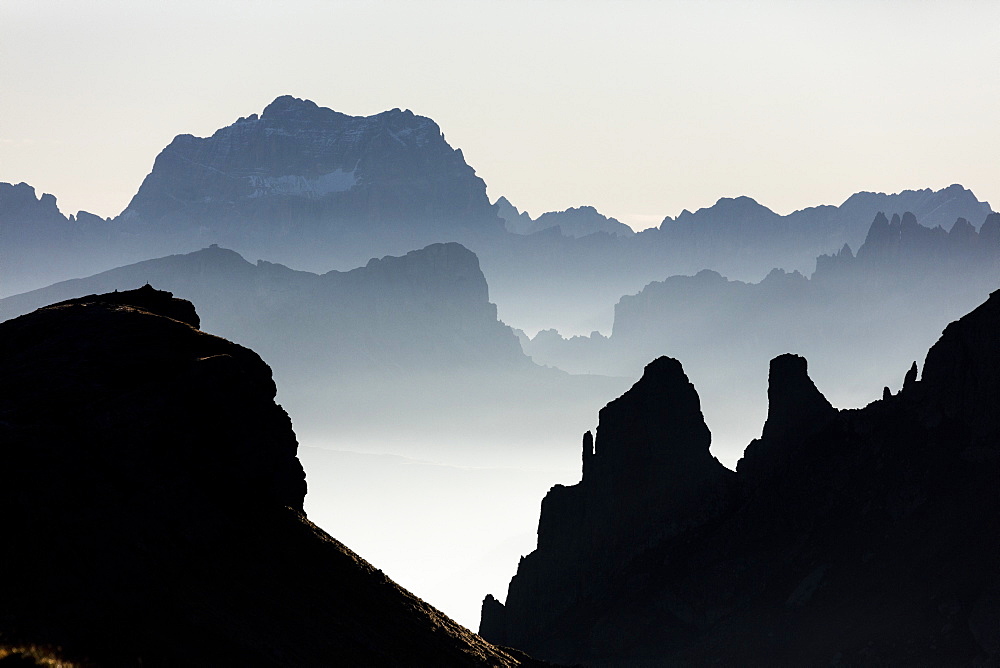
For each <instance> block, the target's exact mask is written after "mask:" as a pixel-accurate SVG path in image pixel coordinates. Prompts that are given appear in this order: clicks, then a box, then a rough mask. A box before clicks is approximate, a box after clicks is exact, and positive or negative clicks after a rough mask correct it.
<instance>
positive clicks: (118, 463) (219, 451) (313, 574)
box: [0, 286, 537, 666]
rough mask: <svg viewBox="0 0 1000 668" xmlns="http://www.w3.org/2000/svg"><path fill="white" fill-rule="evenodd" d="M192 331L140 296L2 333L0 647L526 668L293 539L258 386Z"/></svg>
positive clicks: (317, 546) (292, 509)
mask: <svg viewBox="0 0 1000 668" xmlns="http://www.w3.org/2000/svg"><path fill="white" fill-rule="evenodd" d="M198 324H199V320H198V316H197V314H196V313H195V310H194V308H193V307H192V305H191V304H190V303H189V302H185V301H181V300H178V299H174V298H172V297H171V295H170V293H167V292H160V291H157V290H154V289H153V288H150V287H148V286H146V287H144V288H141V289H139V290H135V291H129V292H118V293H111V294H104V295H90V296H88V297H84V298H77V299H73V300H70V301H67V302H63V303H59V304H54V305H52V306H50V307H47V308H43V309H40V310H38V311H35V312H33V313H30V314H28V315H25V316H22V317H19V318H16V319H13V320H10V321H7V322H4V323H2V324H0V342H2V343H0V374H2V377H3V381H4V382H3V383H2V384H0V434H2V443H3V447H2V448H0V459H2V462H0V478H2V484H0V518H2V522H3V527H4V534H5V536H6V540H5V542H4V549H3V550H0V579H2V584H3V591H4V595H3V596H2V597H0V629H2V630H0V644H3V645H7V646H15V647H21V646H28V647H32V646H40V647H55V648H59V652H60V653H61V654H64V655H65V656H66V657H67V658H68V659H70V660H75V661H80V662H82V663H85V664H88V665H91V664H92V665H122V666H131V665H136V666H138V665H143V666H147V665H153V666H156V665H206V666H207V665H212V666H218V665H254V666H330V665H372V666H376V665H378V666H411V665H425V666H441V665H469V666H475V665H482V666H516V665H537V664H534V663H533V662H532V661H531V660H530V659H528V658H527V657H524V656H523V655H520V654H519V653H517V652H514V651H506V650H503V649H500V648H498V647H495V646H492V645H490V644H488V643H486V642H484V641H483V640H482V639H481V638H479V637H477V636H475V635H474V634H472V633H471V632H469V631H468V630H466V629H464V628H462V627H461V626H459V625H457V624H456V623H454V622H452V621H451V620H450V619H448V618H447V617H445V616H444V615H443V614H442V613H440V612H439V611H437V610H435V609H434V608H432V607H431V606H429V605H428V604H426V603H424V602H423V601H421V600H419V599H417V598H415V597H414V596H412V595H411V594H409V593H408V592H406V591H405V590H403V589H401V588H400V587H398V586H397V585H396V584H395V583H394V582H392V581H391V580H389V579H388V578H387V577H385V576H384V575H383V574H382V573H381V571H379V570H377V569H376V568H374V567H373V566H372V565H370V564H368V563H367V562H365V561H364V560H363V559H362V558H360V557H359V556H358V555H356V554H354V553H353V552H352V551H351V550H350V549H348V548H347V547H345V546H344V545H342V544H341V543H339V542H338V541H336V540H335V539H333V538H331V537H330V536H329V535H327V534H326V533H324V532H323V531H322V530H321V529H319V528H318V527H316V526H315V525H313V524H312V523H310V522H309V520H308V519H307V518H306V516H305V514H304V513H303V511H302V501H303V496H304V495H305V492H306V483H305V479H304V474H303V471H302V467H301V466H300V464H299V461H298V459H297V458H296V448H297V443H296V437H295V434H294V433H293V431H292V428H291V423H290V421H289V418H288V415H287V414H286V413H285V411H284V410H282V408H281V407H280V406H278V405H277V404H275V403H274V396H275V384H274V382H273V381H272V379H271V373H270V369H269V368H268V366H267V365H266V364H265V363H264V362H263V361H262V360H261V359H260V357H258V356H257V355H256V354H255V353H254V352H253V351H251V350H249V349H247V348H244V347H242V346H239V345H236V344H234V343H231V342H229V341H227V340H225V339H222V338H219V337H216V336H212V335H210V334H206V333H204V332H201V331H199V330H198V329H197V327H198ZM5 665H6V664H5Z"/></svg>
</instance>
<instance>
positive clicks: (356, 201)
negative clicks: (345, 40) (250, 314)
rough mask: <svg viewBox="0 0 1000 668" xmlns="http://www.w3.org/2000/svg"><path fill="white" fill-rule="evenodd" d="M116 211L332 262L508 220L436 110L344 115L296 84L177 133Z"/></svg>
mask: <svg viewBox="0 0 1000 668" xmlns="http://www.w3.org/2000/svg"><path fill="white" fill-rule="evenodd" d="M119 221H120V222H121V223H122V225H123V229H125V230H131V229H133V228H143V229H144V233H146V234H154V235H155V236H157V237H159V238H162V239H163V240H164V242H165V243H166V242H168V241H169V240H170V239H176V238H184V237H190V236H191V234H192V233H193V234H195V235H196V236H195V238H193V239H190V241H195V242H196V243H198V245H202V246H203V245H207V243H208V242H214V243H222V244H224V245H227V246H230V247H236V248H239V249H241V250H244V251H245V252H250V253H251V254H256V255H260V256H264V257H268V258H271V259H277V260H284V261H288V260H290V259H292V258H293V257H294V258H295V259H296V260H298V262H297V264H298V265H299V266H303V264H308V265H309V266H311V265H313V264H315V262H316V261H320V262H323V263H324V264H325V266H326V267H330V266H334V265H335V264H340V263H341V262H344V261H351V262H352V263H354V262H363V261H365V260H366V259H367V258H369V257H372V256H377V255H383V254H385V253H386V252H399V251H406V250H409V249H411V248H413V247H415V246H423V245H426V244H428V243H430V242H434V241H450V240H457V238H458V237H456V234H460V233H461V230H468V229H476V228H492V229H494V230H495V231H497V232H499V231H500V230H501V223H500V221H499V219H498V218H497V217H496V215H495V213H494V212H493V209H492V207H491V205H490V203H489V200H488V199H487V197H486V184H485V183H484V182H483V180H482V179H480V178H478V177H477V176H476V175H475V172H474V171H473V169H472V168H471V167H469V165H467V164H466V163H465V160H464V158H463V157H462V152H461V151H459V150H455V149H452V148H451V147H450V146H449V145H448V144H447V143H446V142H445V140H444V136H443V135H442V133H441V130H440V128H439V127H438V126H437V124H435V123H434V122H433V121H432V120H430V119H429V118H424V117H421V116H415V115H414V114H413V113H411V112H410V111H400V110H398V109H393V110H392V111H386V112H383V113H381V114H378V115H375V116H369V117H354V116H347V115H345V114H341V113H338V112H336V111H333V110H332V109H326V108H323V107H319V106H317V105H316V104H315V103H313V102H311V101H309V100H300V99H297V98H294V97H291V96H287V95H286V96H283V97H279V98H277V99H276V100H275V101H274V102H272V103H271V104H269V105H268V106H267V107H266V108H265V109H264V111H263V113H262V114H261V115H260V117H259V118H258V117H257V115H256V114H254V115H252V116H250V117H249V118H241V119H240V120H238V121H237V122H236V123H234V124H233V125H230V126H228V127H226V128H222V129H221V130H218V131H217V132H216V133H215V134H213V135H212V136H211V137H207V138H198V137H193V136H191V135H180V136H178V137H177V138H175V139H174V141H173V142H171V143H170V145H169V146H167V147H166V148H165V149H164V150H163V151H162V152H161V153H160V155H159V156H158V157H157V158H156V162H155V163H154V165H153V171H152V172H151V173H150V174H149V175H148V176H147V177H146V179H145V180H144V181H143V183H142V185H141V186H140V188H139V191H138V192H137V193H136V195H135V197H134V198H133V199H132V201H131V202H130V203H129V205H128V207H127V208H126V209H125V211H124V212H123V213H122V215H121V217H120V218H119ZM456 230H457V231H456ZM317 244H318V245H319V247H316V245H317ZM311 246H312V248H310V247H311ZM292 251H294V256H290V255H289V253H290V252H292ZM307 255H308V256H310V257H309V258H308V260H306V258H305V256H307ZM324 258H325V259H324ZM334 259H336V261H334Z"/></svg>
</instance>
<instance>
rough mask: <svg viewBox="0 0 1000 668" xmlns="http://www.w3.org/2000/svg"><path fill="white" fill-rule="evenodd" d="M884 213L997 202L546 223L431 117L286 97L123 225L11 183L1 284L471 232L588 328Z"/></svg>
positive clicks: (511, 295)
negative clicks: (196, 254) (62, 206)
mask: <svg viewBox="0 0 1000 668" xmlns="http://www.w3.org/2000/svg"><path fill="white" fill-rule="evenodd" d="M29 194H30V197H29V196H28V195H29ZM29 200H30V201H29ZM879 211H883V212H885V213H886V215H887V216H891V215H892V214H894V213H898V214H900V215H902V214H903V213H904V212H905V211H912V212H914V213H915V214H916V215H917V217H918V218H919V219H920V220H922V221H923V222H924V223H925V224H927V225H930V226H934V225H938V224H940V225H943V226H948V225H950V224H951V223H952V222H953V221H955V220H956V219H957V218H959V217H962V218H965V219H966V220H967V221H969V223H970V224H971V225H972V226H973V227H975V228H977V229H978V227H979V226H980V225H981V224H982V222H983V220H984V218H985V216H986V214H987V213H989V212H990V207H989V205H988V204H987V203H985V202H979V201H978V200H977V199H976V197H975V196H974V195H973V194H972V193H971V192H970V191H968V190H966V189H964V188H962V187H961V186H959V185H953V186H950V187H948V188H945V189H942V190H938V191H932V190H919V191H904V192H902V193H899V194H895V195H887V194H884V193H858V194H855V195H852V196H851V197H850V198H848V199H847V200H846V201H845V202H844V203H843V204H842V205H840V206H839V207H834V206H819V207H812V208H808V209H803V210H801V211H796V212H794V213H792V214H789V215H787V216H780V215H778V214H776V213H774V212H772V211H770V210H769V209H767V208H766V207H764V206H762V205H760V204H758V203H757V202H755V201H754V200H752V199H750V198H748V197H737V198H722V199H720V200H719V201H718V202H717V203H716V204H715V205H713V206H711V207H708V208H704V209H699V210H698V211H696V212H694V213H689V212H687V211H685V212H682V213H681V214H680V215H679V216H677V217H676V218H670V217H667V218H665V219H664V221H663V223H662V224H661V225H660V227H659V228H654V229H650V230H645V231H643V232H642V233H640V234H633V233H632V232H631V230H630V229H629V228H628V227H627V226H625V225H623V224H621V223H620V222H618V221H617V220H615V219H614V218H608V217H606V216H604V215H603V214H601V213H599V212H597V211H596V210H595V209H593V208H592V207H586V206H584V207H578V208H570V209H568V210H566V211H561V212H550V213H545V214H542V215H541V216H539V217H538V218H537V219H535V220H532V219H531V217H530V216H527V214H521V213H520V212H519V211H517V209H516V207H515V206H514V205H513V204H511V203H510V202H509V201H507V200H506V199H503V198H500V199H498V200H497V202H496V204H495V205H491V204H490V202H489V200H488V199H487V195H486V184H485V183H484V182H483V180H482V179H480V178H479V177H478V176H476V174H475V171H474V170H473V168H472V167H471V166H470V165H469V164H467V163H466V161H465V158H464V156H463V154H462V152H461V150H459V149H455V148H453V147H451V146H450V145H449V144H448V143H447V142H446V141H445V139H444V136H443V134H442V132H441V129H440V128H439V127H438V126H437V124H435V123H434V121H432V120H431V119H428V118H425V117H421V116H418V115H415V114H413V113H411V112H409V111H400V110H398V109H394V110H391V111H386V112H383V113H381V114H376V115H373V116H368V117H354V116H348V115H345V114H342V113H338V112H336V111H334V110H332V109H327V108H324V107H320V106H318V105H316V104H315V103H313V102H311V101H309V100H303V99H298V98H294V97H291V96H287V95H286V96H281V97H279V98H277V99H275V100H274V101H273V102H272V103H271V104H269V105H267V106H266V107H265V108H264V110H263V111H262V113H260V114H259V115H257V114H251V115H250V116H247V117H244V118H240V119H238V120H237V121H236V122H235V123H233V124H232V125H229V126H227V127H224V128H221V129H219V130H218V131H216V132H215V133H214V134H212V136H210V137H193V136H191V135H180V136H178V137H176V138H175V139H174V140H173V141H172V142H171V143H170V144H169V145H168V146H167V147H165V148H164V149H163V151H162V152H161V153H160V155H159V156H157V157H156V160H155V162H154V164H153V168H152V170H151V172H150V173H149V174H148V175H147V176H146V178H145V180H144V181H143V183H142V185H141V186H140V188H139V191H138V192H137V193H136V195H135V196H134V197H133V199H132V201H131V202H130V203H129V205H128V207H127V208H126V209H125V211H123V212H122V213H121V214H120V215H118V216H116V217H115V218H114V219H111V220H102V219H100V218H98V217H97V216H93V215H92V214H88V213H85V212H80V213H78V214H77V215H75V216H70V217H64V216H62V214H61V213H59V212H58V210H57V208H56V207H55V201H54V199H53V198H52V197H51V196H49V195H44V196H42V197H41V198H37V197H36V196H35V195H34V192H33V190H32V189H31V188H30V186H26V185H24V184H18V185H17V186H12V185H8V184H3V185H0V241H2V244H0V295H11V294H16V293H19V292H24V291H26V290H29V289H34V288H38V287H42V286H45V285H48V284H51V283H53V282H55V281H59V280H64V279H68V278H76V277H81V276H87V275H90V274H93V273H97V272H100V271H103V270H107V269H111V268H114V267H118V266H121V265H124V264H128V263H132V262H136V261H139V260H145V259H151V258H156V257H161V256H164V255H168V254H175V253H187V252H192V251H195V250H197V249H200V248H204V247H205V246H208V245H210V244H212V243H216V244H219V245H221V246H223V247H226V248H232V249H233V250H235V251H237V252H239V253H241V254H243V255H244V256H246V257H248V258H250V259H253V260H256V259H258V258H263V259H265V260H268V261H271V262H279V263H282V264H285V265H287V266H290V267H295V268H297V269H307V270H309V271H313V272H325V271H328V270H330V269H348V268H351V267H354V266H358V265H360V264H364V263H365V262H366V261H367V260H368V259H369V258H372V257H381V256H384V255H388V254H391V255H401V254H404V253H406V252H407V251H409V250H412V249H414V248H420V247H423V246H426V245H428V244H431V243H441V242H452V241H457V242H460V243H462V244H463V245H465V246H466V247H468V248H469V249H471V250H473V251H474V252H475V253H476V254H477V255H478V256H479V258H480V260H481V262H482V265H483V270H484V272H485V274H486V276H487V279H488V280H489V283H490V287H491V289H492V290H493V294H494V299H495V300H496V302H497V303H498V305H499V307H500V309H501V314H502V316H503V317H504V319H505V320H507V321H509V322H512V323H514V324H516V325H518V326H520V327H522V328H525V329H527V330H531V331H537V330H539V329H544V328H547V327H557V328H559V329H561V330H563V331H571V332H574V333H579V332H589V331H591V330H593V329H606V328H607V326H609V325H610V322H611V317H612V307H613V305H614V303H615V302H616V301H617V299H618V298H619V297H620V296H621V295H623V294H631V293H634V292H636V291H638V290H640V289H641V288H642V286H644V285H646V284H647V283H649V282H650V281H653V280H660V279H662V278H663V277H664V276H665V275H670V274H687V273H695V272H697V271H699V270H701V269H712V270H715V271H718V272H720V273H722V274H723V275H725V276H728V277H730V278H734V279H740V280H759V279H760V278H762V277H763V276H764V275H766V273H767V272H768V271H769V270H770V269H771V268H773V267H781V268H783V269H785V270H786V271H793V270H799V271H807V270H810V269H811V267H812V263H813V261H814V259H815V258H816V256H818V255H820V254H829V253H834V252H836V251H837V250H838V249H840V248H841V247H842V246H843V245H844V244H845V243H847V244H849V245H850V246H851V247H852V248H857V247H859V246H860V244H861V243H862V241H863V240H864V235H865V232H866V230H867V227H868V224H869V223H870V221H871V220H872V218H873V217H874V215H875V214H876V213H877V212H879ZM505 228H506V229H505ZM600 232H603V233H604V234H600Z"/></svg>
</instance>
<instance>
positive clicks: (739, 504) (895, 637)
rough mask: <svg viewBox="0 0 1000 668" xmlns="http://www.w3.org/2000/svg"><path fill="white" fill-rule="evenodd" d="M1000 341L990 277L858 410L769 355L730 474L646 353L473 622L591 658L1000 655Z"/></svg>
mask: <svg viewBox="0 0 1000 668" xmlns="http://www.w3.org/2000/svg"><path fill="white" fill-rule="evenodd" d="M841 331H843V330H841ZM855 345H858V346H863V345H867V342H866V341H865V340H864V339H861V338H856V339H855ZM998 350H1000V291H998V292H994V293H993V294H992V295H991V296H990V297H989V298H988V300H987V301H986V302H985V303H984V304H982V305H981V306H979V307H978V308H976V309H975V310H973V311H972V312H971V313H969V314H968V315H966V316H964V317H962V318H961V319H960V320H958V321H957V322H954V323H952V324H950V325H948V326H947V327H946V328H945V329H944V333H943V334H942V335H941V337H940V339H939V340H938V341H937V343H935V344H934V345H933V347H931V348H930V351H929V352H928V353H927V356H926V361H925V362H924V364H923V365H922V375H921V376H920V378H919V379H918V375H920V374H919V371H918V366H917V364H916V363H914V364H913V365H912V366H910V370H909V371H907V372H906V373H905V375H904V374H903V372H904V369H905V368H900V369H899V373H900V376H903V378H902V388H901V389H898V388H899V385H898V384H896V382H898V378H899V377H897V379H896V380H895V381H894V382H893V388H894V389H895V391H893V390H890V389H889V388H888V387H887V388H886V389H885V390H884V391H883V394H882V397H881V398H880V399H878V400H875V401H873V402H872V403H870V404H869V405H868V406H866V407H865V408H863V409H859V410H840V411H838V410H837V409H835V408H834V407H833V406H832V405H831V404H830V402H829V401H828V400H827V399H826V398H825V397H824V396H823V394H822V393H821V392H820V390H818V389H817V387H816V385H815V384H814V383H813V381H812V380H811V379H810V377H809V375H808V373H807V364H806V359H805V358H802V357H799V356H797V355H790V354H784V355H780V356H778V357H776V358H774V359H773V360H772V361H771V363H770V370H769V376H768V386H767V398H768V413H767V420H766V422H765V423H764V426H763V430H762V432H761V433H760V437H759V438H758V439H755V440H753V441H752V442H751V443H750V444H749V446H748V447H747V449H746V452H745V454H744V456H743V458H742V459H741V460H740V462H739V464H738V466H737V467H736V471H735V472H733V471H730V470H727V469H726V468H724V467H723V466H721V465H720V464H719V462H718V461H716V460H715V459H714V458H713V457H712V455H711V454H710V453H709V444H710V441H711V435H710V433H709V430H708V427H707V425H706V423H705V420H704V418H703V416H702V413H701V410H700V405H699V397H698V393H697V392H696V391H695V388H694V386H693V385H692V383H691V381H690V380H689V379H688V377H687V375H686V374H685V372H684V369H683V368H682V366H681V364H680V362H678V361H677V360H675V359H671V358H666V357H663V358H659V359H656V360H655V361H653V362H652V363H650V364H648V365H647V366H646V367H645V371H644V373H643V375H642V378H641V379H640V380H639V381H638V382H637V383H636V384H635V385H634V386H633V387H632V389H630V390H629V391H628V392H626V393H625V394H624V395H622V396H621V397H620V398H618V399H616V400H614V401H612V402H611V403H609V404H608V405H607V406H606V407H605V408H604V409H602V410H601V412H600V423H599V425H598V427H597V434H596V438H594V437H593V436H592V435H591V433H590V432H587V433H586V434H585V435H584V438H583V478H582V480H581V481H580V482H579V483H578V484H575V485H570V486H564V485H556V486H555V487H553V488H552V489H551V491H549V493H548V494H547V495H546V496H545V499H544V500H543V501H542V507H541V516H540V519H539V524H538V547H537V549H536V550H535V551H534V552H532V553H531V554H528V555H527V556H525V557H523V558H522V559H521V561H520V563H519V564H518V568H517V574H516V575H515V576H514V578H513V579H512V580H511V582H510V587H509V590H508V593H507V596H506V601H505V602H503V603H501V602H500V601H499V600H497V599H496V598H494V597H493V596H487V598H486V599H485V601H484V603H483V610H482V623H481V626H480V633H481V634H482V635H483V637H485V638H486V639H488V640H490V641H492V642H495V643H500V644H507V645H511V646H514V647H518V648H520V649H522V650H525V651H528V652H530V653H532V654H533V655H535V656H538V657H541V658H544V659H547V660H550V661H557V662H560V663H564V664H580V665H587V666H609V667H610V666H626V665H627V666H654V665H655V666H675V665H676V666H690V665H755V666H757V665H759V666H763V665H782V666H807V665H809V666H819V665H852V666H854V665H857V666H860V665H865V666H897V665H910V666H912V665H927V666H930V665H967V666H972V665H993V664H995V663H996V662H997V660H998V659H1000V642H998V636H997V628H1000V587H998V584H1000V583H998V579H997V570H996V555H997V552H998V550H1000V523H998V517H1000V495H997V493H996V481H997V476H998V474H1000V417H998V413H997V411H995V410H994V409H993V404H994V401H995V399H996V398H997V397H998V396H1000V357H998ZM862 372H863V370H862ZM886 380H890V379H886ZM819 385H820V387H822V383H820V384H819ZM744 391H746V389H745V388H744Z"/></svg>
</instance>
